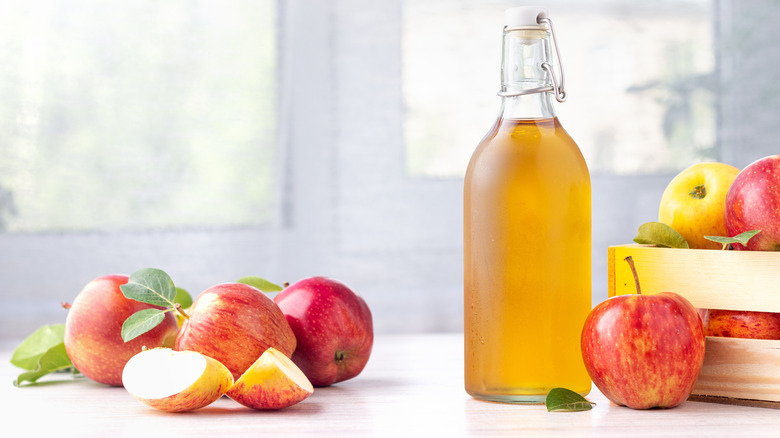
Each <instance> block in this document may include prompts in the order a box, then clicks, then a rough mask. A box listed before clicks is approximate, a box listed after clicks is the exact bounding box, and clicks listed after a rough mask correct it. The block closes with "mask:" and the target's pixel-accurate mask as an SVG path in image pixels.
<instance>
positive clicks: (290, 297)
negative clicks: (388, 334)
mask: <svg viewBox="0 0 780 438" xmlns="http://www.w3.org/2000/svg"><path fill="white" fill-rule="evenodd" d="M274 301H275V302H276V304H278V305H279V308H280V309H282V312H283V313H284V315H285V316H286V317H287V321H288V322H289V323H290V327H292V330H293V332H294V333H295V336H296V338H297V340H298V348H297V349H296V350H295V353H293V355H292V360H293V362H295V364H296V365H297V366H298V367H299V368H300V369H301V370H302V371H303V373H304V374H305V375H306V377H308V378H309V380H310V381H311V383H312V384H313V385H314V386H328V385H332V384H334V383H337V382H341V381H344V380H348V379H351V378H353V377H355V376H357V375H358V374H360V372H361V371H363V368H364V367H365V366H366V363H367V362H368V359H369V356H370V355H371V348H372V346H373V343H374V326H373V320H372V317H371V311H370V310H369V308H368V305H367V304H366V302H365V301H364V300H363V298H361V297H360V296H359V295H357V294H356V293H355V292H353V291H352V290H351V289H350V288H349V287H347V286H346V285H345V284H343V283H341V282H338V281H336V280H333V279H330V278H325V277H311V278H306V279H303V280H300V281H298V282H297V283H295V284H292V285H290V286H288V287H287V288H285V289H284V290H283V291H282V292H280V293H279V294H278V295H277V296H276V297H275V298H274Z"/></svg>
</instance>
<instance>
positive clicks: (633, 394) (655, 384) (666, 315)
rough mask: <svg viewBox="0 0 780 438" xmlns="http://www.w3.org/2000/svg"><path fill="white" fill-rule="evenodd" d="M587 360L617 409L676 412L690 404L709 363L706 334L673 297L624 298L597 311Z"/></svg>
mask: <svg viewBox="0 0 780 438" xmlns="http://www.w3.org/2000/svg"><path fill="white" fill-rule="evenodd" d="M582 358H583V360H584V362H585V368H586V369H587V371H588V374H590V377H591V379H592V380H593V383H594V384H595V385H596V386H597V387H598V388H599V390H601V392H602V393H603V394H604V395H605V396H606V397H607V398H608V399H609V400H611V401H612V402H613V403H615V404H618V405H624V406H628V407H630V408H633V409H649V408H654V407H659V408H671V407H673V406H677V405H678V404H680V403H682V402H683V401H684V400H686V399H687V398H688V396H689V395H690V393H691V390H692V389H693V385H694V383H695V382H696V379H697V378H698V376H699V371H700V370H701V366H702V363H703V362H704V328H703V326H702V322H701V318H700V317H699V314H698V313H697V311H696V309H694V307H693V306H692V305H691V303H690V302H688V300H686V299H685V298H683V297H681V296H680V295H677V294H675V293H672V292H662V293H659V294H655V295H620V296H615V297H612V298H609V299H607V300H605V301H603V302H602V303H601V304H599V305H598V306H596V307H595V308H594V309H593V310H592V311H591V313H590V315H588V318H587V319H586V320H585V326H584V328H583V331H582Z"/></svg>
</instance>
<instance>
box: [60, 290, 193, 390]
mask: <svg viewBox="0 0 780 438" xmlns="http://www.w3.org/2000/svg"><path fill="white" fill-rule="evenodd" d="M127 281H128V277H127V276H126V275H106V276H102V277H98V278H96V279H94V280H92V281H91V282H89V283H88V284H87V285H86V286H84V289H82V290H81V292H79V294H78V295H77V296H76V299H75V300H73V303H72V305H71V307H70V310H68V316H67V317H66V319H65V351H66V352H67V353H68V357H69V358H70V360H71V362H73V366H74V367H75V368H76V369H77V370H79V371H80V372H81V373H82V374H84V376H86V377H88V378H89V379H91V380H94V381H96V382H99V383H103V384H106V385H111V386H122V370H123V369H124V367H125V364H126V363H127V361H128V360H130V358H131V357H133V356H135V355H136V354H137V353H139V352H140V351H141V350H142V349H143V347H144V346H145V347H147V348H155V347H170V346H172V345H173V342H174V340H175V338H176V332H177V331H178V325H177V324H176V318H175V317H174V316H173V315H172V314H171V313H166V314H165V318H164V319H163V321H162V322H161V323H160V324H159V325H158V326H156V327H155V328H153V329H152V330H151V331H149V332H146V333H144V334H143V335H141V336H139V337H137V338H135V339H133V340H131V341H129V342H125V341H124V340H122V324H124V322H125V320H126V319H127V318H128V317H129V316H130V315H132V314H134V313H135V312H138V311H139V310H143V309H150V308H157V309H159V308H160V307H156V306H152V305H150V304H145V303H141V302H139V301H135V300H131V299H128V298H125V296H124V295H123V294H122V291H121V290H120V289H119V287H120V286H121V285H123V284H125V283H127Z"/></svg>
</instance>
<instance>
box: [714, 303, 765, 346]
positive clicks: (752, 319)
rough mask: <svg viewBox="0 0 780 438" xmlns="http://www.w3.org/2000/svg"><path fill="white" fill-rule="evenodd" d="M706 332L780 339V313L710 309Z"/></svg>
mask: <svg viewBox="0 0 780 438" xmlns="http://www.w3.org/2000/svg"><path fill="white" fill-rule="evenodd" d="M704 334H705V335H706V336H716V337H725V338H748V339H780V313H770V312H750V311H736V310H717V309H710V310H709V311H708V312H707V321H706V324H705V329H704Z"/></svg>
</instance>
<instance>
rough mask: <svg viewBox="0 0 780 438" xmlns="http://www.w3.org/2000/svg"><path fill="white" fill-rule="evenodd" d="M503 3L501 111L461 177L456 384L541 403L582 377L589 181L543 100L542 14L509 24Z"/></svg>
mask: <svg viewBox="0 0 780 438" xmlns="http://www.w3.org/2000/svg"><path fill="white" fill-rule="evenodd" d="M512 9H521V10H523V12H526V11H528V10H529V9H531V8H512ZM512 9H510V10H509V11H512ZM509 11H508V15H507V16H508V18H511V19H510V24H509V25H507V27H506V28H505V29H504V60H503V65H502V73H503V75H502V92H501V93H499V94H501V95H502V97H503V99H502V111H501V115H500V116H499V118H498V120H497V121H496V123H495V125H494V126H493V128H492V129H491V130H490V132H489V133H488V134H487V135H486V136H485V138H484V139H483V140H482V142H481V143H480V144H479V146H478V147H477V149H476V151H475V152H474V155H473V156H472V158H471V161H470V163H469V167H468V170H467V172H466V177H465V185H464V335H465V345H464V347H465V386H466V391H467V392H468V393H469V394H471V395H472V396H474V397H476V398H480V399H484V400H491V401H502V402H512V403H541V402H544V398H545V396H546V395H547V393H548V392H549V390H550V389H552V388H555V387H564V388H568V389H571V390H573V391H575V392H578V393H580V394H583V395H584V394H587V393H588V392H590V388H591V381H590V378H589V376H588V374H587V372H586V370H585V366H584V364H583V361H582V356H581V352H580V334H581V331H582V327H583V324H584V322H585V319H586V317H587V315H588V313H589V312H590V309H591V196H590V190H591V187H590V175H589V173H588V168H587V165H586V163H585V160H584V159H583V157H582V154H581V153H580V150H579V149H578V147H577V145H576V144H575V142H574V141H573V140H572V139H571V137H570V136H569V135H568V134H567V133H566V131H565V130H564V129H563V127H562V126H561V124H560V123H559V121H558V119H557V117H556V116H555V114H554V111H553V108H552V104H551V102H550V94H552V93H550V91H552V92H554V93H555V94H556V95H558V93H559V91H560V92H561V94H563V93H562V90H559V88H558V86H557V84H556V85H554V86H553V87H548V85H549V83H548V81H549V78H550V76H551V75H552V73H551V70H545V69H544V68H543V67H540V65H541V63H543V62H547V60H548V59H549V44H548V43H549V39H548V36H549V31H548V29H547V28H546V27H543V26H540V25H539V24H536V18H537V16H539V17H542V18H545V17H546V14H544V12H542V13H541V14H539V10H538V9H537V10H535V11H534V10H532V11H533V12H534V13H533V14H532V15H531V17H532V18H533V24H531V25H527V26H526V25H522V26H518V25H517V23H514V24H512V22H513V20H514V21H517V20H518V18H517V17H518V16H517V15H514V16H510V14H509ZM520 17H521V18H523V17H524V16H523V15H522V14H521V16H520ZM518 66H520V67H522V68H517V67H518ZM548 66H549V64H548ZM553 82H555V81H554V80H553ZM539 90H544V91H539ZM564 96H565V95H564ZM559 100H561V101H562V100H563V97H559Z"/></svg>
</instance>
